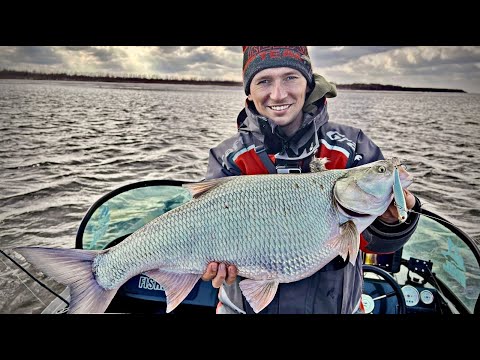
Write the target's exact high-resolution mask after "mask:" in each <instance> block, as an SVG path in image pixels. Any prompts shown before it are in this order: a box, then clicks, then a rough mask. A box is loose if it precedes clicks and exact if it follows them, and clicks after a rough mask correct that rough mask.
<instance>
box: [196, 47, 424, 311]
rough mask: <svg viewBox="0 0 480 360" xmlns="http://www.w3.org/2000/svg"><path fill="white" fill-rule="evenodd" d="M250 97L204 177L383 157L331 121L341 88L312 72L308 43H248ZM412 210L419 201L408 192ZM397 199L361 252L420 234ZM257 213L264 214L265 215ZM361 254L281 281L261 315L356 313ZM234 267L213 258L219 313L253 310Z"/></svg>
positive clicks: (388, 249) (364, 237) (387, 248)
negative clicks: (330, 106)
mask: <svg viewBox="0 0 480 360" xmlns="http://www.w3.org/2000/svg"><path fill="white" fill-rule="evenodd" d="M243 82H244V90H245V94H246V95H247V100H246V105H245V108H244V109H243V110H242V111H241V112H240V114H239V116H238V118H237V123H238V126H239V128H238V133H237V134H236V135H234V136H233V137H231V138H229V139H227V140H225V141H223V142H222V143H221V144H219V145H218V146H217V147H215V148H213V149H211V150H210V157H209V163H208V170H207V175H206V179H207V180H208V179H213V178H219V177H224V176H238V175H254V174H268V173H278V174H286V175H282V176H288V173H294V172H296V173H298V172H309V171H310V170H309V166H308V165H309V163H310V161H311V160H312V158H313V157H320V158H323V157H327V158H328V159H329V162H328V163H327V164H326V167H327V169H345V168H351V167H355V166H359V165H363V164H367V163H370V162H373V161H376V160H381V159H383V158H384V157H383V154H382V152H381V150H380V149H379V148H378V147H377V146H376V145H375V144H374V143H373V142H372V141H371V140H370V139H369V138H368V137H367V136H366V135H365V134H364V133H363V132H362V131H361V130H360V129H357V128H353V127H350V126H347V125H342V124H337V123H333V122H329V121H328V112H327V101H326V98H331V97H335V96H336V88H335V86H334V85H333V84H331V83H329V82H328V81H326V80H325V79H324V78H323V77H322V76H320V75H317V74H313V71H312V66H311V62H310V58H309V55H308V50H307V47H306V46H244V47H243ZM404 194H405V199H406V204H407V207H408V209H412V208H414V207H416V208H417V211H418V207H419V206H420V205H419V201H418V199H416V198H415V197H414V196H413V194H411V193H410V192H409V191H408V190H404ZM397 215H398V213H397V209H396V207H395V205H394V204H393V203H392V204H391V205H390V207H389V208H388V210H387V211H386V212H385V213H384V214H383V215H382V216H380V217H379V218H377V220H376V221H375V222H374V223H373V224H372V225H371V226H370V227H369V228H368V229H366V230H365V231H364V232H363V233H362V234H361V239H360V240H361V241H360V249H361V250H362V251H365V252H372V253H392V252H394V251H396V250H398V249H400V248H401V247H402V246H403V245H404V244H405V243H406V241H407V240H408V239H409V238H410V236H411V235H412V233H413V232H414V230H415V228H416V226H417V223H418V215H417V214H415V213H409V216H408V219H407V220H406V221H405V222H403V223H400V222H399V221H398V220H397ZM259 216H264V215H263V214H259ZM361 266H362V257H361V256H358V257H357V261H356V264H355V266H353V265H352V264H350V263H349V262H348V260H347V261H343V259H342V258H341V257H340V256H338V257H337V258H335V259H334V260H332V261H331V262H330V263H329V264H327V265H326V266H325V267H323V268H322V269H321V270H319V271H318V272H317V273H315V274H313V275H312V276H310V277H308V278H305V279H302V280H300V281H296V282H292V283H282V284H280V285H279V288H278V291H277V293H276V295H275V297H274V299H273V300H272V302H271V303H270V304H269V305H268V306H267V307H266V308H265V309H263V310H262V311H261V313H333V314H337V313H354V312H357V311H359V309H361V307H362V306H361V301H360V299H361V293H362V268H361ZM236 274H237V269H236V267H235V266H229V267H228V268H227V267H226V266H225V264H218V263H210V264H209V266H208V268H207V270H206V272H205V273H204V275H203V277H202V279H203V280H212V285H213V286H214V287H216V288H220V291H219V304H218V306H217V313H253V309H252V308H251V307H250V305H249V304H248V302H247V301H246V300H245V298H244V297H243V296H242V294H241V291H240V288H239V286H238V283H239V281H240V280H241V279H240V278H239V277H237V276H236Z"/></svg>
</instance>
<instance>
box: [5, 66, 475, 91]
mask: <svg viewBox="0 0 480 360" xmlns="http://www.w3.org/2000/svg"><path fill="white" fill-rule="evenodd" d="M0 79H25V80H68V81H102V82H127V83H156V84H192V85H223V86H243V84H242V82H239V81H229V80H199V79H195V78H192V79H177V78H175V77H169V78H157V77H155V76H151V77H149V76H138V75H129V76H115V75H110V74H108V75H79V74H67V73H41V72H37V71H16V70H6V69H3V70H0ZM335 85H336V86H337V89H349V90H384V91H385V90H386V91H422V92H456V93H465V92H466V91H464V90H460V89H439V88H417V87H404V86H395V85H382V84H358V83H354V84H335Z"/></svg>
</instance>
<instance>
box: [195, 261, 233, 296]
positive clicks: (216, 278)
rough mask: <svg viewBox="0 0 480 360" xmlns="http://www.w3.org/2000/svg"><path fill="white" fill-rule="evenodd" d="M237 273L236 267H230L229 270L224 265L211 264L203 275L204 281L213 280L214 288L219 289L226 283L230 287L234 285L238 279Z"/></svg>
mask: <svg viewBox="0 0 480 360" xmlns="http://www.w3.org/2000/svg"><path fill="white" fill-rule="evenodd" d="M237 272H238V270H237V267H236V266H235V265H229V266H228V268H227V266H226V265H225V264H224V263H217V262H211V263H209V264H208V266H207V270H205V272H204V273H203V276H202V280H204V281H210V280H212V286H213V287H214V288H217V289H218V288H219V287H220V286H221V285H222V284H223V282H224V281H225V282H226V283H227V284H228V285H232V284H233V283H234V281H235V278H236V277H237Z"/></svg>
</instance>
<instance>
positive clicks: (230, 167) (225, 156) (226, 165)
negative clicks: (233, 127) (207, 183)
mask: <svg viewBox="0 0 480 360" xmlns="http://www.w3.org/2000/svg"><path fill="white" fill-rule="evenodd" d="M236 141H238V140H237V137H233V138H230V139H227V140H225V141H223V142H222V143H221V144H220V145H218V146H217V147H214V148H212V149H210V152H209V155H208V167H207V173H206V175H205V180H211V179H217V178H221V177H225V176H237V175H241V171H240V169H239V168H238V167H237V166H236V165H235V163H234V162H233V161H231V159H230V157H231V155H232V154H233V148H232V146H233V145H232V144H235V143H236Z"/></svg>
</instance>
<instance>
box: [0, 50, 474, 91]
mask: <svg viewBox="0 0 480 360" xmlns="http://www.w3.org/2000/svg"><path fill="white" fill-rule="evenodd" d="M309 53H310V57H311V58H312V63H313V67H314V71H315V72H317V73H319V74H321V75H323V76H325V77H326V78H327V79H328V80H329V81H332V82H335V83H337V84H350V83H355V82H357V83H380V84H389V85H401V86H409V87H432V88H448V89H462V90H465V91H467V92H472V93H479V94H480V46H410V47H405V46H402V47H395V46H309ZM241 66H242V48H241V46H157V47H155V46H0V69H12V70H36V71H41V72H69V73H77V74H88V75H104V74H111V75H118V76H124V75H135V76H137V75H138V76H155V77H159V78H168V77H171V78H180V79H181V78H186V79H192V78H194V79H213V80H234V81H241V80H242V78H241Z"/></svg>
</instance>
